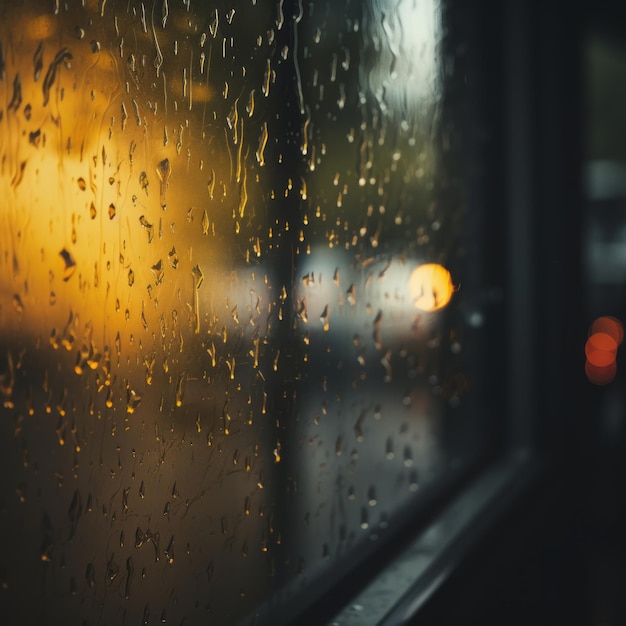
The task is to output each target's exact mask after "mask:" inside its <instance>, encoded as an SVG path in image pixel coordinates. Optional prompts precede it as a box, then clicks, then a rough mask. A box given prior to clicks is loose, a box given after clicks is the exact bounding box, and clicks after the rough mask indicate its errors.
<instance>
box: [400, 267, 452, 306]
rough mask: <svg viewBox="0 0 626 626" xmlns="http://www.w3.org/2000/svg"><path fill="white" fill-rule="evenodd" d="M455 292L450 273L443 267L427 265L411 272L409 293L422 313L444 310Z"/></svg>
mask: <svg viewBox="0 0 626 626" xmlns="http://www.w3.org/2000/svg"><path fill="white" fill-rule="evenodd" d="M454 292H455V287H454V285H453V283H452V277H451V276H450V272H449V271H448V270H447V269H446V268H445V267H443V266H442V265H438V264H437V263H426V264H424V265H420V266H419V267H416V268H415V269H414V270H413V272H411V276H410V278H409V293H410V294H411V299H412V301H413V304H414V305H415V306H416V307H417V308H418V309H421V310H422V311H438V310H439V309H443V308H444V307H445V306H446V305H447V304H448V303H449V302H450V299H451V298H452V294H453V293H454Z"/></svg>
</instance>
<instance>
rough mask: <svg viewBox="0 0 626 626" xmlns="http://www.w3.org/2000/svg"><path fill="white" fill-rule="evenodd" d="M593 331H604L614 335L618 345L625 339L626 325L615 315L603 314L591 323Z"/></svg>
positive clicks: (611, 335)
mask: <svg viewBox="0 0 626 626" xmlns="http://www.w3.org/2000/svg"><path fill="white" fill-rule="evenodd" d="M591 333H592V334H594V333H604V334H606V335H609V336H610V337H613V339H614V340H615V343H616V345H618V346H620V345H621V344H622V341H623V340H624V326H623V324H622V323H621V322H620V321H619V320H618V319H617V318H615V317H610V316H603V317H599V318H598V319H597V320H596V321H595V322H594V323H593V324H592V325H591Z"/></svg>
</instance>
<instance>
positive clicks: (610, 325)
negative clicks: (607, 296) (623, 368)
mask: <svg viewBox="0 0 626 626" xmlns="http://www.w3.org/2000/svg"><path fill="white" fill-rule="evenodd" d="M589 332H590V334H589V338H588V339H587V342H586V343H585V356H586V357H587V359H586V361H585V374H586V376H587V379H588V380H589V382H591V383H593V384H594V385H606V384H608V383H610V382H611V381H612V380H613V379H614V378H615V376H616V374H617V348H618V347H619V345H620V344H621V343H622V341H623V339H624V326H623V324H622V323H621V322H620V321H619V320H618V319H616V318H614V317H610V316H603V317H599V318H598V319H596V320H595V321H594V322H593V324H592V325H591V329H590V331H589Z"/></svg>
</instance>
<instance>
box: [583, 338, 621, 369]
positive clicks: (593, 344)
mask: <svg viewBox="0 0 626 626" xmlns="http://www.w3.org/2000/svg"><path fill="white" fill-rule="evenodd" d="M616 353H617V342H616V341H615V339H613V337H611V336H610V335H607V334H606V333H594V334H593V335H591V337H589V339H587V343H586V344H585V356H586V357H587V360H588V361H589V362H590V363H591V364H592V365H597V366H598V367H604V366H606V365H609V364H610V363H612V362H613V361H615V354H616Z"/></svg>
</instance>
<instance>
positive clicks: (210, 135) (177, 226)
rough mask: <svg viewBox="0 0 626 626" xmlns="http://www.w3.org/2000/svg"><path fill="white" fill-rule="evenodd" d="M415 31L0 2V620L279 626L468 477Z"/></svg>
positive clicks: (457, 347)
mask: <svg viewBox="0 0 626 626" xmlns="http://www.w3.org/2000/svg"><path fill="white" fill-rule="evenodd" d="M446 16H447V12H446V5H441V4H440V3H438V2H435V1H434V0H401V1H396V0H394V1H391V0H376V1H373V0H372V1H371V2H363V3H360V2H354V1H347V0H346V1H345V2H334V1H333V2H331V1H322V2H312V1H311V2H308V1H307V2H304V1H300V2H289V1H288V0H285V1H284V2H283V0H279V1H278V2H277V1H276V0H233V1H232V2H231V3H230V4H229V3H228V2H226V3H224V2H221V1H220V2H217V1H215V2H213V1H208V2H205V1H199V0H155V1H153V2H139V1H138V0H125V1H124V2H118V1H115V0H108V1H107V0H98V1H96V0H82V1H81V0H68V1H67V2H60V1H59V0H56V2H54V1H45V2H44V1H34V0H31V1H28V0H27V1H25V2H21V3H18V2H9V1H8V0H2V1H1V2H0V197H1V204H0V219H1V220H2V225H1V228H0V395H1V397H0V400H1V402H2V405H1V406H0V415H1V419H0V428H1V432H0V472H1V476H2V480H1V485H2V488H1V491H0V529H1V531H2V537H3V540H2V542H1V543H0V604H1V606H2V607H4V608H3V609H2V610H3V615H10V616H11V619H14V620H16V621H15V623H34V622H37V623H42V624H43V623H50V624H52V623H68V624H69V623H72V624H74V623H75V624H78V623H81V624H83V623H84V624H90V625H95V624H140V623H157V622H159V623H161V622H163V623H166V624H169V623H172V624H181V623H185V624H205V623H214V624H231V623H238V622H245V623H248V622H249V621H250V620H254V619H255V616H257V619H258V620H259V622H260V623H266V622H267V623H278V622H277V621H276V619H277V618H276V619H275V617H276V615H278V614H280V610H281V607H282V606H283V605H286V603H287V602H288V601H290V599H292V598H298V594H301V595H302V596H303V597H304V596H306V593H307V589H309V588H310V586H312V585H315V584H317V585H318V588H319V589H324V588H328V587H330V586H331V585H332V584H333V582H334V581H335V580H336V579H337V577H339V576H340V575H344V574H345V573H347V572H348V571H349V567H350V565H351V564H357V563H358V562H359V558H360V555H365V554H368V553H370V552H371V551H372V550H374V549H376V546H377V545H379V544H380V543H381V542H384V539H385V536H387V535H388V534H389V533H393V532H394V528H396V527H397V526H398V524H399V523H400V521H401V520H402V519H403V516H404V515H405V514H406V512H407V511H414V510H416V509H418V508H419V507H420V506H422V505H423V506H426V504H427V503H428V502H429V501H430V498H431V496H432V495H434V494H440V493H443V492H444V490H445V489H446V488H447V486H449V485H450V484H452V483H453V482H454V480H457V479H458V478H459V477H460V476H462V475H463V473H464V472H466V471H468V470H469V468H470V467H473V466H474V465H475V464H476V462H477V461H478V460H480V459H481V458H483V456H484V454H485V453H486V452H487V451H488V449H489V447H490V445H491V442H492V441H493V439H492V437H491V433H492V432H493V430H492V428H491V426H490V424H491V422H490V415H489V411H486V410H483V408H484V403H485V402H486V398H487V397H488V395H489V394H488V393H487V392H486V391H485V389H486V387H485V386H484V378H485V367H484V365H485V364H484V357H483V352H482V347H481V346H482V343H481V342H482V338H483V335H484V333H485V332H486V331H485V327H488V326H489V324H488V323H487V322H488V321H489V319H490V318H489V314H488V310H487V309H488V306H491V305H490V304H489V303H490V302H491V303H493V302H495V301H498V298H499V297H500V295H499V292H498V291H497V290H495V291H494V290H493V289H491V288H490V290H488V289H486V288H483V287H484V284H486V283H485V277H484V271H487V270H485V268H484V267H483V259H484V257H483V255H482V248H481V234H480V233H481V232H483V231H484V230H485V229H487V230H488V225H486V224H484V223H483V224H482V225H481V222H480V220H481V219H484V217H481V216H482V215H483V214H482V213H481V211H482V207H481V206H480V202H477V198H478V197H479V196H480V194H479V193H477V192H476V189H473V188H472V185H471V184H470V183H468V181H469V180H470V179H471V176H472V175H474V174H476V172H477V171H478V170H479V169H480V168H479V167H478V166H477V165H476V160H477V159H478V156H479V155H478V154H470V153H469V147H470V146H469V144H468V143H467V142H466V143H464V141H465V139H464V138H466V136H469V135H470V133H468V132H467V128H468V127H469V126H471V123H472V120H474V118H473V117H472V116H473V115H474V112H473V109H472V106H473V105H471V102H470V98H469V95H470V91H471V90H472V89H475V84H474V83H472V75H471V72H470V73H469V74H468V73H467V71H466V70H467V67H465V66H467V65H468V62H467V49H466V48H463V42H460V43H459V45H458V46H457V45H456V44H455V46H449V45H447V44H446V41H447V39H446V38H447V36H448V31H449V29H452V30H454V28H456V27H458V24H457V25H456V26H455V24H449V23H447V17H446ZM457 43H458V42H457ZM468 77H469V78H468ZM473 85H474V86H473ZM466 97H467V98H466ZM464 98H466V99H464ZM474 121H475V120H474ZM472 130H473V131H475V133H476V136H482V135H481V133H482V132H483V131H482V130H481V128H480V127H474V128H473V129H472ZM492 184H493V185H497V184H498V181H496V180H494V181H492ZM478 187H479V186H476V188H478ZM477 224H478V226H477ZM496 386H497V385H495V384H493V385H492V387H491V388H490V391H489V393H491V394H497V393H498V392H497V389H496V388H495V387H496ZM35 600H36V601H35ZM272 616H274V617H272Z"/></svg>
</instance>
